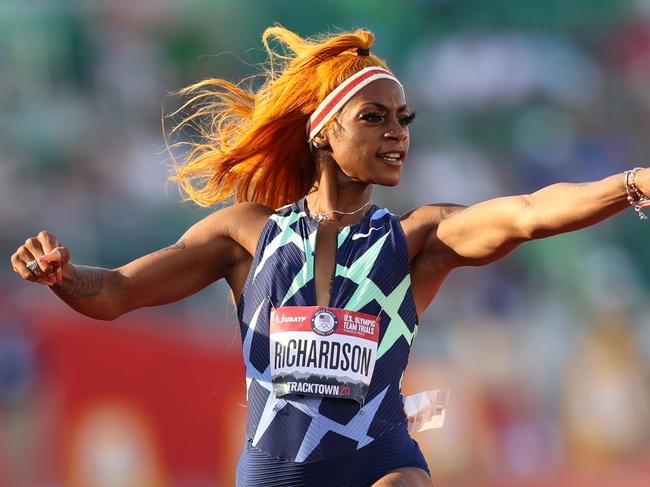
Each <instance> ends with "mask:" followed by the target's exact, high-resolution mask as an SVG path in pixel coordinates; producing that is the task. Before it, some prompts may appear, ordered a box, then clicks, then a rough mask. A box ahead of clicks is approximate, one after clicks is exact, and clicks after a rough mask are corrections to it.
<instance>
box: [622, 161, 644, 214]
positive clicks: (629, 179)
mask: <svg viewBox="0 0 650 487" xmlns="http://www.w3.org/2000/svg"><path fill="white" fill-rule="evenodd" d="M640 169H643V168H641V167H635V168H634V169H630V170H629V171H625V172H624V173H623V177H624V178H625V192H626V193H627V201H628V203H630V206H631V207H632V208H634V211H636V213H637V215H639V219H641V220H647V219H648V217H647V216H646V214H645V213H643V211H642V210H641V208H645V207H647V206H650V199H648V198H647V197H646V195H644V194H643V193H642V192H641V191H639V188H637V186H636V182H635V179H636V173H638V172H639V170H640Z"/></svg>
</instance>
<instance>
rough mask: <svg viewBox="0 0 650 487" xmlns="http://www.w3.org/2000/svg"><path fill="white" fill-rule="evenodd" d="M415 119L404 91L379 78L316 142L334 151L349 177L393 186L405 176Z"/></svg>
mask: <svg viewBox="0 0 650 487" xmlns="http://www.w3.org/2000/svg"><path fill="white" fill-rule="evenodd" d="M413 118H414V115H413V112H412V111H411V110H410V109H409V108H408V107H407V106H406V102H405V100H404V93H403V91H402V88H401V87H400V86H399V85H398V84H397V83H395V82H394V81H392V80H389V79H380V80H377V81H373V82H372V83H370V84H369V85H368V86H366V87H364V88H363V89H362V90H360V91H359V93H357V94H356V95H354V96H353V97H352V98H351V99H350V101H349V102H348V103H347V104H346V105H345V106H344V107H343V109H342V110H341V112H340V113H339V115H338V116H337V117H336V119H335V120H334V121H333V122H332V123H331V124H330V125H329V126H328V127H326V128H325V129H323V130H322V131H321V133H320V134H319V135H317V136H316V137H315V138H314V141H315V142H316V143H317V144H318V146H319V147H320V148H321V149H324V150H326V151H329V152H331V154H332V157H333V158H334V161H336V164H337V165H338V166H339V168H340V170H341V172H342V173H343V174H344V175H345V176H346V177H347V178H349V179H352V180H355V181H359V182H365V183H373V184H381V185H384V186H394V185H396V184H398V183H399V181H400V177H401V175H402V165H403V164H404V161H405V159H406V155H407V153H408V149H409V129H408V124H409V123H410V122H411V121H412V120H413Z"/></svg>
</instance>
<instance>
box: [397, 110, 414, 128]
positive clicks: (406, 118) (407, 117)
mask: <svg viewBox="0 0 650 487" xmlns="http://www.w3.org/2000/svg"><path fill="white" fill-rule="evenodd" d="M413 120H415V112H411V113H409V114H408V115H404V116H403V117H399V123H400V125H402V126H407V125H409V124H410V123H411V122H413Z"/></svg>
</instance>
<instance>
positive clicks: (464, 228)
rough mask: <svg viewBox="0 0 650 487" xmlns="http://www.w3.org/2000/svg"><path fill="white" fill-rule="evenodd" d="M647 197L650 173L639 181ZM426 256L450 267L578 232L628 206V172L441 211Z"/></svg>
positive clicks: (644, 173) (484, 260)
mask: <svg viewBox="0 0 650 487" xmlns="http://www.w3.org/2000/svg"><path fill="white" fill-rule="evenodd" d="M635 182H636V186H637V187H638V189H639V190H640V191H641V192H642V193H643V194H646V195H648V194H650V169H641V170H639V171H638V172H637V174H636V178H635ZM427 208H429V210H428V211H429V212H432V213H437V214H438V224H437V226H436V230H435V232H433V234H432V235H430V236H429V239H428V242H427V248H426V249H424V251H425V252H433V253H434V254H437V257H441V258H442V261H443V262H448V265H449V267H450V268H453V267H457V266H462V265H483V264H487V263H490V262H493V261H495V260H497V259H499V258H501V257H503V256H504V255H506V254H508V253H509V252H510V251H512V250H513V249H514V248H515V247H517V245H519V244H521V243H522V242H526V241H528V240H533V239H539V238H544V237H549V236H552V235H557V234H560V233H565V232H570V231H573V230H578V229H580V228H584V227H588V226H590V225H593V224H595V223H598V222H600V221H602V220H604V219H605V218H608V217H610V216H612V215H614V214H616V213H618V212H620V211H622V210H624V209H626V208H629V203H628V201H627V191H626V181H625V176H624V174H618V175H614V176H610V177H608V178H605V179H603V180H600V181H595V182H589V183H580V184H570V183H559V184H553V185H551V186H547V187H545V188H542V189H540V190H539V191H536V192H535V193H532V194H530V195H521V196H510V197H505V198H496V199H493V200H489V201H485V202H482V203H478V204H476V205H474V206H471V207H468V208H464V209H463V208H457V209H456V210H457V211H454V209H453V208H452V209H450V210H447V212H448V213H449V215H448V216H447V217H446V218H445V215H443V214H442V213H443V212H442V210H441V209H440V208H436V207H427Z"/></svg>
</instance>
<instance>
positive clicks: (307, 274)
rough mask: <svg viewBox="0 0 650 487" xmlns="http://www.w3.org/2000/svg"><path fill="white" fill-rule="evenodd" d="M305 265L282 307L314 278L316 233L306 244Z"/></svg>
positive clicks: (306, 240)
mask: <svg viewBox="0 0 650 487" xmlns="http://www.w3.org/2000/svg"><path fill="white" fill-rule="evenodd" d="M304 248H305V263H304V264H303V266H302V267H301V268H300V270H299V271H298V273H297V274H296V275H295V276H294V278H293V281H292V282H291V285H290V286H289V289H287V292H286V294H285V295H284V298H282V303H281V304H280V306H284V304H285V303H286V302H287V301H289V300H290V299H291V298H292V297H293V295H294V294H296V293H297V292H298V291H300V289H302V287H303V286H304V285H305V284H307V283H308V282H309V281H311V280H312V279H313V278H314V249H315V248H316V232H312V233H311V234H309V236H308V238H307V239H305V242H304Z"/></svg>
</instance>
